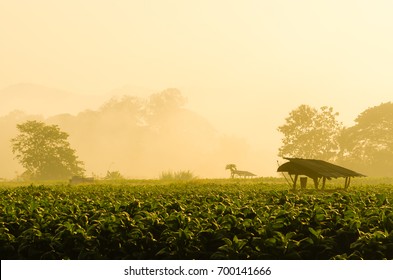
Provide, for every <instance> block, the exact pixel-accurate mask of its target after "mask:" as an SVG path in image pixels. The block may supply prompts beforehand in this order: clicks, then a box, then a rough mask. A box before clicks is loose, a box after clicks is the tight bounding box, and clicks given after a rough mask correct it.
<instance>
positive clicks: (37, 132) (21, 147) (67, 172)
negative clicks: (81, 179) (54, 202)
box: [11, 121, 84, 180]
mask: <svg viewBox="0 0 393 280" xmlns="http://www.w3.org/2000/svg"><path fill="white" fill-rule="evenodd" d="M17 128H18V130H19V134H18V135H17V136H16V137H15V138H13V139H11V143H12V151H13V153H14V154H15V156H16V158H17V159H18V160H19V162H20V163H21V164H22V166H23V167H24V168H25V169H26V171H25V173H24V174H25V175H27V176H28V177H29V178H31V179H39V180H64V179H67V178H69V177H70V176H72V175H82V174H83V171H84V169H83V168H82V167H81V166H82V165H83V163H82V162H81V161H79V160H78V158H77V156H76V155H75V150H73V149H72V148H71V147H70V144H69V142H68V141H67V138H68V134H67V133H65V132H63V131H61V130H60V129H59V127H58V126H57V125H46V124H45V123H43V122H38V121H27V122H24V123H22V124H18V125H17Z"/></svg>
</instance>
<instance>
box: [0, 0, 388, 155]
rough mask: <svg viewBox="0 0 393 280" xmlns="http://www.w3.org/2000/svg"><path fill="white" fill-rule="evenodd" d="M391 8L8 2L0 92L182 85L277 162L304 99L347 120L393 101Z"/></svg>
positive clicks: (0, 37) (1, 11) (193, 101)
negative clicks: (285, 130)
mask: <svg viewBox="0 0 393 280" xmlns="http://www.w3.org/2000/svg"><path fill="white" fill-rule="evenodd" d="M392 13H393V1H388V0H385V1H383V0H379V1H361V0H345V1H342V0H338V1H334V0H329V1H315V0H309V1H305V0H297V1H292V0H287V1H278V0H277V1H271V0H269V1H263V0H258V1H236V0H233V1H230V0H225V1H210V0H209V1H201V0H198V1H180V0H178V1H174V0H172V1H165V0H162V1H132V0H112V1H109V0H106V1H103V0H83V1H80V0H67V1H53V0H34V1H30V0H25V1H21V0H13V1H6V0H0V89H1V88H4V87H7V86H9V85H12V84H15V83H21V82H29V83H36V84H40V85H45V86H49V87H54V88H60V89H63V90H66V91H70V92H75V93H81V94H82V93H84V94H104V93H107V92H108V91H111V90H113V89H115V88H119V87H122V86H124V85H133V86H138V87H143V88H149V89H153V90H157V91H160V90H163V89H165V88H168V87H177V88H179V89H180V90H181V91H182V93H183V95H185V96H186V97H187V98H188V106H189V108H191V109H193V110H195V111H197V112H199V113H201V114H202V115H204V116H205V117H206V118H208V119H209V120H210V121H211V122H212V123H213V124H214V125H215V126H217V128H218V129H222V130H223V131H225V132H226V133H233V134H238V135H239V136H242V137H243V136H244V137H246V138H247V140H248V141H249V143H251V144H252V145H253V146H254V147H255V148H256V149H260V150H262V151H263V152H264V153H265V154H266V160H267V161H271V160H272V158H273V157H274V155H276V154H277V148H278V146H279V145H280V143H279V139H280V137H281V136H280V135H279V134H278V133H277V131H276V128H277V126H278V125H280V124H282V123H283V122H284V119H285V117H286V116H287V115H288V113H289V111H290V110H292V109H294V108H296V107H297V106H299V105H300V104H309V105H312V106H316V107H320V106H323V105H327V106H332V107H334V109H335V110H336V111H338V112H340V116H341V118H340V119H341V120H342V121H343V122H344V123H345V124H350V122H351V120H353V119H354V118H355V117H356V116H357V115H358V114H359V113H360V112H361V111H363V110H364V109H366V108H367V107H370V106H375V105H379V104H380V103H381V102H386V101H391V100H392V92H393V79H392V76H393V17H392ZM261 160H265V159H261Z"/></svg>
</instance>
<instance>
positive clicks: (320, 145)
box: [278, 105, 342, 160]
mask: <svg viewBox="0 0 393 280" xmlns="http://www.w3.org/2000/svg"><path fill="white" fill-rule="evenodd" d="M337 116H338V113H335V112H333V108H331V107H326V106H324V107H321V108H320V110H317V109H315V108H312V107H310V106H308V105H301V106H299V107H298V108H297V109H295V110H293V111H292V112H290V114H289V117H288V118H286V123H285V124H284V125H282V126H280V127H279V128H278V131H279V132H281V133H283V134H284V138H283V140H282V142H283V145H282V146H281V147H280V149H279V156H287V157H300V158H315V159H323V160H331V159H334V157H335V155H336V154H337V153H338V150H339V145H338V141H337V139H338V136H339V135H340V133H341V130H342V124H341V123H340V122H338V121H337V119H336V118H337Z"/></svg>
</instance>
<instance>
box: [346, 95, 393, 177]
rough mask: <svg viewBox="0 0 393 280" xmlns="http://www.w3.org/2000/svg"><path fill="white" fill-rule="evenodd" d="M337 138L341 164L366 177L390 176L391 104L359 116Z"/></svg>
mask: <svg viewBox="0 0 393 280" xmlns="http://www.w3.org/2000/svg"><path fill="white" fill-rule="evenodd" d="M355 122H356V123H355V125H354V126H352V127H349V128H347V129H345V130H344V131H343V133H342V136H341V137H340V146H341V156H340V157H341V161H342V162H343V163H345V164H347V165H348V166H353V168H357V169H359V170H361V171H363V170H364V172H365V173H366V174H368V175H373V176H392V175H393V103H390V102H388V103H383V104H381V105H379V106H375V107H372V108H369V109H367V110H365V111H364V112H362V113H361V114H360V115H359V116H358V117H357V118H356V120H355Z"/></svg>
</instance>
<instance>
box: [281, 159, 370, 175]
mask: <svg viewBox="0 0 393 280" xmlns="http://www.w3.org/2000/svg"><path fill="white" fill-rule="evenodd" d="M285 159H287V160H289V162H286V163H284V164H282V165H281V166H279V167H278V169H277V172H288V173H289V174H295V175H296V174H297V175H306V176H308V177H310V178H319V177H326V178H327V179H331V178H339V177H361V176H365V175H363V174H360V173H358V172H355V171H352V170H350V169H347V168H344V167H341V166H338V165H335V164H332V163H329V162H326V161H323V160H318V159H302V158H285Z"/></svg>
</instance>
